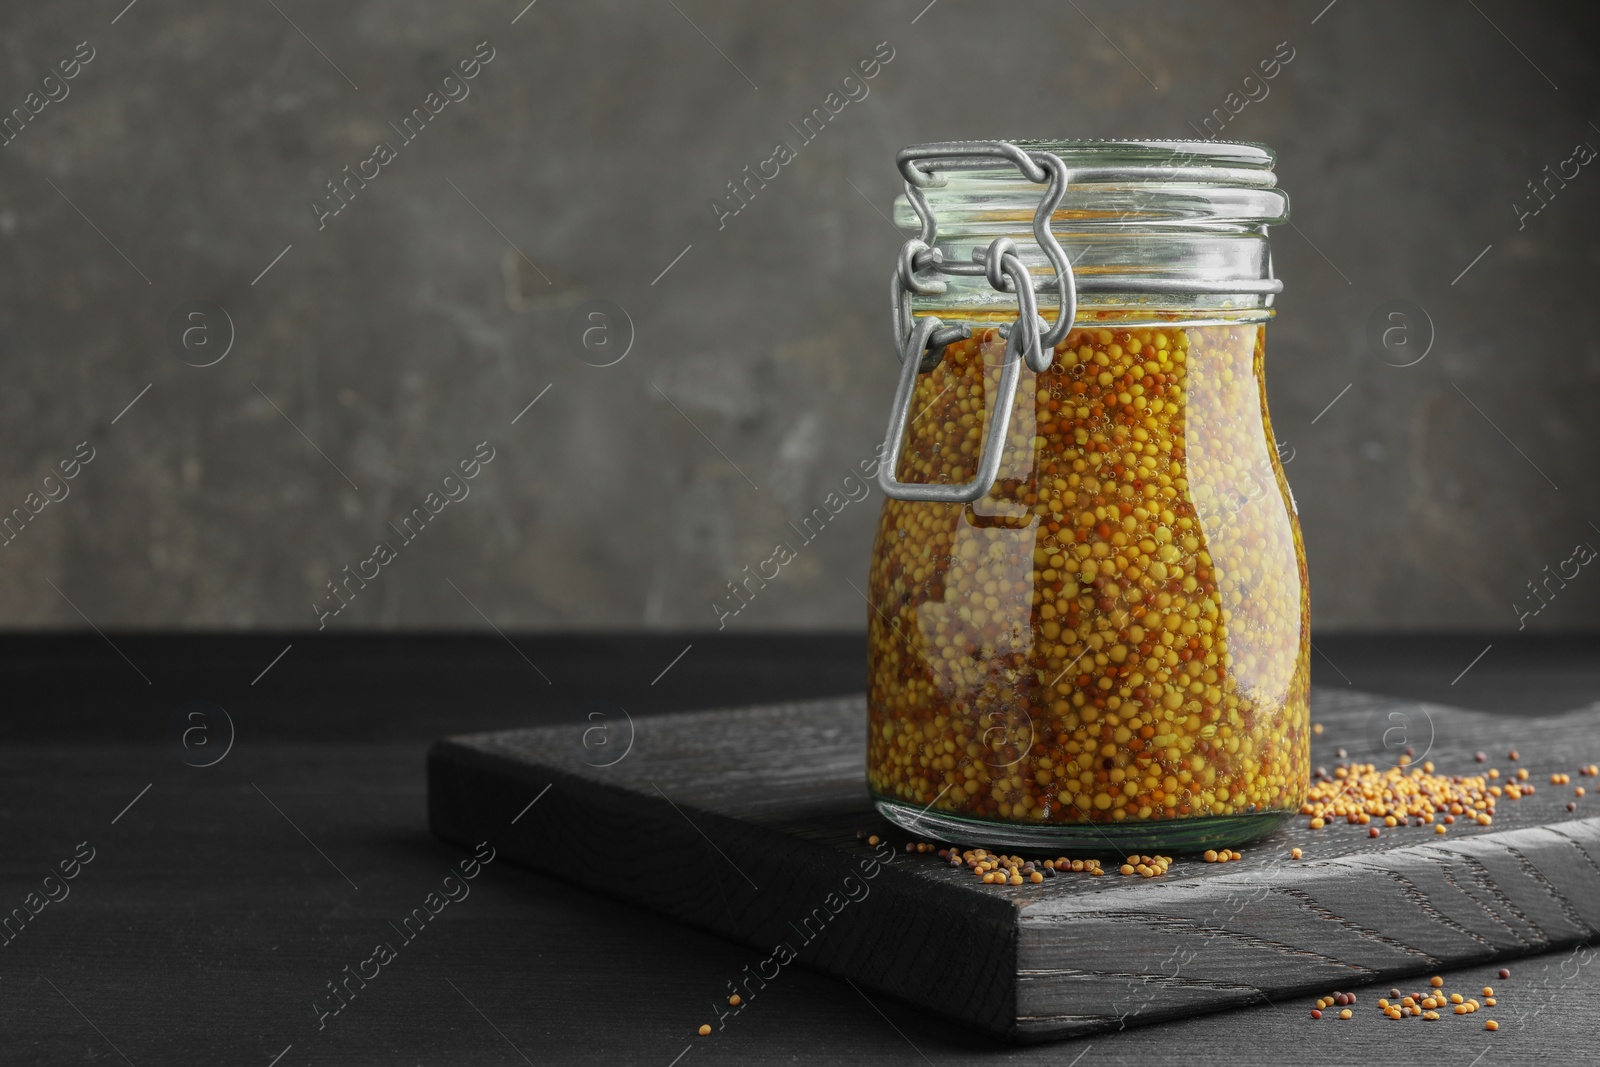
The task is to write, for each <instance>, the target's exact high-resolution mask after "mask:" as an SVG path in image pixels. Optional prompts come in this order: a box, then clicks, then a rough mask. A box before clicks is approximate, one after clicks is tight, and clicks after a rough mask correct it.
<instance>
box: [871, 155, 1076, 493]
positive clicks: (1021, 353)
mask: <svg viewBox="0 0 1600 1067" xmlns="http://www.w3.org/2000/svg"><path fill="white" fill-rule="evenodd" d="M981 158H999V159H1002V160H1005V161H1008V162H1010V163H1012V164H1013V165H1015V166H1016V168H1017V169H1018V170H1019V171H1021V172H1022V174H1023V175H1024V176H1025V177H1026V178H1027V179H1028V180H1029V181H1033V182H1038V183H1040V184H1047V185H1048V188H1047V189H1046V190H1045V195H1044V197H1043V199H1042V200H1041V201H1040V203H1039V210H1038V211H1037V212H1035V213H1034V218H1033V235H1034V238H1035V239H1036V240H1037V241H1038V242H1039V247H1040V248H1041V249H1043V250H1044V253H1045V256H1046V257H1047V258H1048V259H1049V260H1050V263H1051V265H1052V266H1053V267H1055V280H1054V281H1053V282H1051V283H1050V286H1051V287H1053V288H1055V289H1056V291H1057V293H1058V294H1059V303H1058V305H1057V307H1058V310H1057V313H1056V321H1055V322H1054V323H1053V324H1051V325H1049V326H1045V325H1044V324H1043V323H1041V322H1040V320H1039V313H1038V294H1037V292H1036V291H1035V289H1034V283H1033V277H1032V275H1030V274H1029V273H1028V269H1027V267H1026V265H1024V264H1023V262H1022V259H1021V257H1019V256H1018V255H1017V253H1016V243H1015V242H1014V241H1012V240H1011V239H1010V238H1009V237H997V238H995V240H994V241H992V242H990V244H989V247H988V248H987V249H986V250H984V251H982V252H979V251H977V250H976V249H975V250H974V251H973V253H972V260H973V262H972V263H971V264H961V263H950V262H946V261H945V259H944V256H943V254H942V252H941V251H940V249H938V248H935V247H934V244H933V242H934V240H935V239H936V238H937V237H938V235H939V224H938V220H937V219H935V218H934V215H933V210H932V208H931V207H930V206H929V204H928V200H927V197H926V195H924V193H923V192H922V190H923V188H926V187H935V186H938V185H942V184H943V183H944V181H945V179H944V178H943V177H941V176H940V175H938V174H935V173H933V172H931V171H926V170H923V169H921V168H920V167H919V166H918V164H919V163H921V162H924V161H927V160H945V161H949V160H956V159H981ZM898 162H899V165H900V172H901V173H902V174H903V175H904V176H905V179H906V197H907V199H908V200H909V201H910V202H911V206H912V208H913V209H914V210H915V211H916V213H917V218H918V219H919V221H920V222H921V224H922V225H921V229H920V232H919V233H918V235H917V236H916V237H913V238H912V239H910V240H909V241H907V242H906V243H905V244H904V245H903V246H902V247H901V249H900V255H899V257H898V259H897V262H896V264H895V273H894V277H893V279H892V280H891V281H890V293H891V298H892V308H893V326H894V342H895V350H896V351H897V352H898V353H899V355H900V361H901V370H900V384H899V386H898V387H897V388H896V390H895V397H894V406H893V407H892V408H891V409H890V412H889V429H888V438H887V441H886V443H887V445H888V451H887V456H886V459H885V462H884V464H883V465H882V466H881V467H880V468H879V470H878V485H879V486H880V487H881V488H882V489H883V492H884V494H885V495H886V496H889V497H892V498H894V499H896V500H918V501H932V502H938V503H954V504H968V503H971V502H972V501H974V500H978V499H981V498H982V497H983V496H985V495H987V494H988V492H989V490H991V489H993V488H994V483H995V480H996V479H997V478H998V477H999V475H1000V460H1001V455H1002V453H1003V451H1004V449H1005V444H1006V440H1007V433H1008V431H1009V429H1010V426H1011V408H1012V405H1013V404H1014V402H1015V400H1016V395H1017V382H1018V380H1019V379H1020V376H1021V372H1022V363H1023V362H1024V361H1026V362H1027V364H1028V367H1029V368H1030V369H1031V370H1033V371H1034V372H1035V373H1040V372H1043V371H1045V370H1048V369H1049V367H1050V363H1051V361H1052V359H1053V358H1054V349H1055V346H1056V345H1057V344H1059V343H1060V341H1061V339H1062V338H1063V337H1065V336H1066V334H1067V331H1068V330H1070V329H1071V328H1072V322H1073V319H1074V318H1075V317H1076V316H1077V306H1078V300H1077V287H1076V284H1075V279H1074V278H1073V274H1072V263H1071V262H1070V261H1069V260H1068V259H1067V254H1066V252H1065V250H1063V249H1062V247H1061V244H1060V242H1058V241H1057V240H1056V237H1055V234H1054V233H1053V232H1052V231H1051V229H1050V222H1051V219H1052V218H1053V216H1054V215H1055V210H1056V207H1057V205H1059V204H1060V203H1061V197H1062V196H1063V195H1064V194H1065V193H1066V190H1067V183H1068V181H1069V174H1068V172H1067V168H1066V164H1064V163H1062V161H1061V159H1060V158H1059V157H1058V156H1055V155H1052V154H1051V153H1049V152H1026V151H1024V150H1023V149H1021V148H1018V147H1017V146H1016V145H1013V144H1010V143H1008V142H1006V141H953V142H948V143H944V144H929V145H916V146H913V147H911V148H907V149H904V150H902V151H901V152H900V154H899V157H898ZM928 271H931V272H932V273H931V274H927V273H923V272H928ZM940 274H951V275H974V276H976V275H982V276H984V277H985V278H987V279H988V281H989V284H990V285H991V286H993V287H994V289H995V290H996V291H998V292H1002V293H1015V294H1016V296H1017V321H1016V322H1014V323H1012V324H1011V325H1010V326H1009V327H1003V328H1002V329H1001V334H1002V335H1003V336H1004V337H1005V338H1006V354H1005V361H1004V363H1003V364H1002V365H1001V370H1000V389H999V393H998V395H997V396H996V398H995V403H994V406H991V407H990V409H989V410H990V417H989V432H988V434H987V435H986V436H985V438H984V444H983V451H982V453H981V454H980V458H979V463H978V470H977V473H976V475H975V476H974V477H973V479H972V480H971V481H969V482H966V483H964V484H961V485H940V484H929V483H915V482H902V481H899V480H897V479H896V478H895V470H896V469H897V468H898V465H899V462H900V452H901V446H902V439H903V437H904V436H905V431H906V424H907V421H908V419H909V418H910V414H911V401H912V398H913V397H914V396H915V395H916V380H917V375H918V374H923V373H927V372H928V371H931V370H932V369H933V368H934V367H936V366H938V364H939V360H940V358H941V357H942V356H943V353H944V348H945V346H946V345H948V344H949V343H950V342H951V341H954V340H957V339H965V338H967V337H970V336H971V330H970V329H968V328H967V327H965V326H944V324H943V323H942V322H941V321H940V320H939V319H938V318H936V317H934V316H925V317H923V318H920V319H913V316H912V314H911V297H912V295H913V294H917V295H922V296H930V295H938V294H939V293H942V292H944V288H945V283H944V281H943V280H942V279H940V278H939V275H940Z"/></svg>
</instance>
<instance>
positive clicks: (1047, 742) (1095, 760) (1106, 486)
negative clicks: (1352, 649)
mask: <svg viewBox="0 0 1600 1067" xmlns="http://www.w3.org/2000/svg"><path fill="white" fill-rule="evenodd" d="M1272 162H1273V157H1272V154H1271V153H1270V152H1269V151H1268V150H1267V149H1266V148H1265V147H1263V146H1260V145H1251V144H1230V143H1222V142H1214V141H1203V142H1147V141H1142V142H1134V141H1059V142H1027V141H1024V142H1015V143H1009V142H960V143H954V144H940V145H923V146H918V147H915V148H909V149H906V150H904V151H903V152H901V153H900V157H899V163H900V168H901V171H902V173H903V174H904V175H905V177H906V196H905V197H904V198H902V199H901V200H900V201H899V202H898V203H897V205H896V211H897V219H896V221H897V222H898V223H900V224H901V225H906V226H908V227H909V226H917V225H919V224H920V232H919V236H918V237H916V238H913V239H911V240H909V241H908V242H907V243H906V245H905V247H904V248H903V249H902V252H901V255H900V261H899V265H898V269H897V270H896V273H895V277H894V281H893V288H894V297H895V302H894V318H895V323H894V326H895V342H896V347H897V351H898V352H899V354H900V358H901V361H902V369H901V376H900V387H899V390H898V391H897V394H896V398H895V407H894V411H893V413H892V415H891V418H890V423H889V434H888V437H887V450H886V454H887V459H886V461H885V463H884V464H883V467H882V469H881V471H880V479H879V480H880V484H881V485H882V487H883V489H884V492H885V493H886V495H887V496H888V498H889V499H887V500H886V501H885V503H884V507H883V513H882V517H881V519H880V521H879V526H878V534H877V542H876V545H875V548H874V552H873V559H872V572H871V577H870V586H869V589H868V594H869V603H870V610H869V612H868V626H869V635H868V636H869V646H868V647H869V687H868V707H869V723H870V725H869V738H868V745H867V771H868V783H869V787H870V789H871V791H872V794H873V798H874V801H875V803H876V805H877V807H878V809H879V810H880V811H881V812H882V813H883V814H884V815H885V816H887V817H888V818H889V819H890V820H892V821H893V822H895V823H897V824H899V825H900V826H902V827H904V828H906V829H908V830H911V831H913V832H915V833H919V834H922V835H925V836H930V837H936V838H938V839H941V840H945V841H953V842H958V843H962V844H971V845H1006V846H1012V847H1022V848H1028V847H1038V848H1041V849H1049V850H1053V851H1054V850H1059V851H1063V852H1077V853H1082V854H1087V853H1100V854H1105V853H1107V852H1109V853H1110V854H1111V855H1114V856H1117V857H1121V856H1122V855H1125V854H1127V853H1130V852H1141V851H1143V852H1148V851H1153V850H1156V849H1196V848H1202V847H1224V846H1231V845H1238V844H1242V843H1244V842H1246V841H1248V840H1250V839H1252V838H1255V837H1258V836H1260V835H1261V834H1263V833H1266V832H1267V831H1269V830H1271V829H1272V828H1273V827H1274V826H1276V825H1277V824H1279V823H1280V822H1282V821H1283V820H1285V819H1287V818H1288V817H1289V816H1290V815H1292V814H1294V813H1295V812H1297V811H1298V810H1299V808H1300V805H1301V804H1302V803H1303V802H1304V801H1305V797H1306V790H1307V787H1308V783H1309V758H1310V744H1309V696H1310V662H1309V649H1310V630H1309V611H1310V606H1309V598H1308V591H1307V581H1306V566H1305V553H1304V548H1303V546H1302V544H1301V539H1300V530H1299V525H1298V522H1297V519H1296V516H1295V508H1294V498H1293V496H1292V495H1291V494H1290V492H1289V488H1288V484H1287V483H1286V481H1285V480H1284V476H1283V469H1282V465H1281V463H1280V460H1279V455H1278V451H1277V448H1276V442H1275V439H1274V437H1273V434H1272V429H1271V423H1270V420H1269V418H1268V415H1267V405H1266V394H1265V390H1264V386H1263V379H1262V360H1263V352H1264V347H1263V344H1264V335H1265V324H1266V322H1267V320H1268V319H1269V318H1270V317H1271V315H1272V310H1271V303H1272V297H1273V294H1274V293H1276V292H1277V291H1278V290H1279V289H1280V288H1281V285H1280V283H1279V282H1277V281H1276V280H1275V279H1274V278H1273V275H1272V260H1271V252H1270V249H1269V246H1268V241H1267V227H1268V225H1269V224H1272V223H1278V222H1283V221H1285V220H1286V219H1287V217H1288V200H1287V198H1286V197H1285V196H1284V194H1283V193H1282V192H1281V191H1280V190H1278V189H1277V188H1276V186H1275V182H1276V179H1275V177H1274V175H1273V173H1272V169H1271V168H1272ZM1019 172H1020V173H1019ZM1030 222H1031V230H1030ZM1063 296H1064V297H1065V299H1062V297H1063ZM1041 315H1042V316H1043V318H1041ZM1046 319H1049V320H1053V321H1046Z"/></svg>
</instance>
